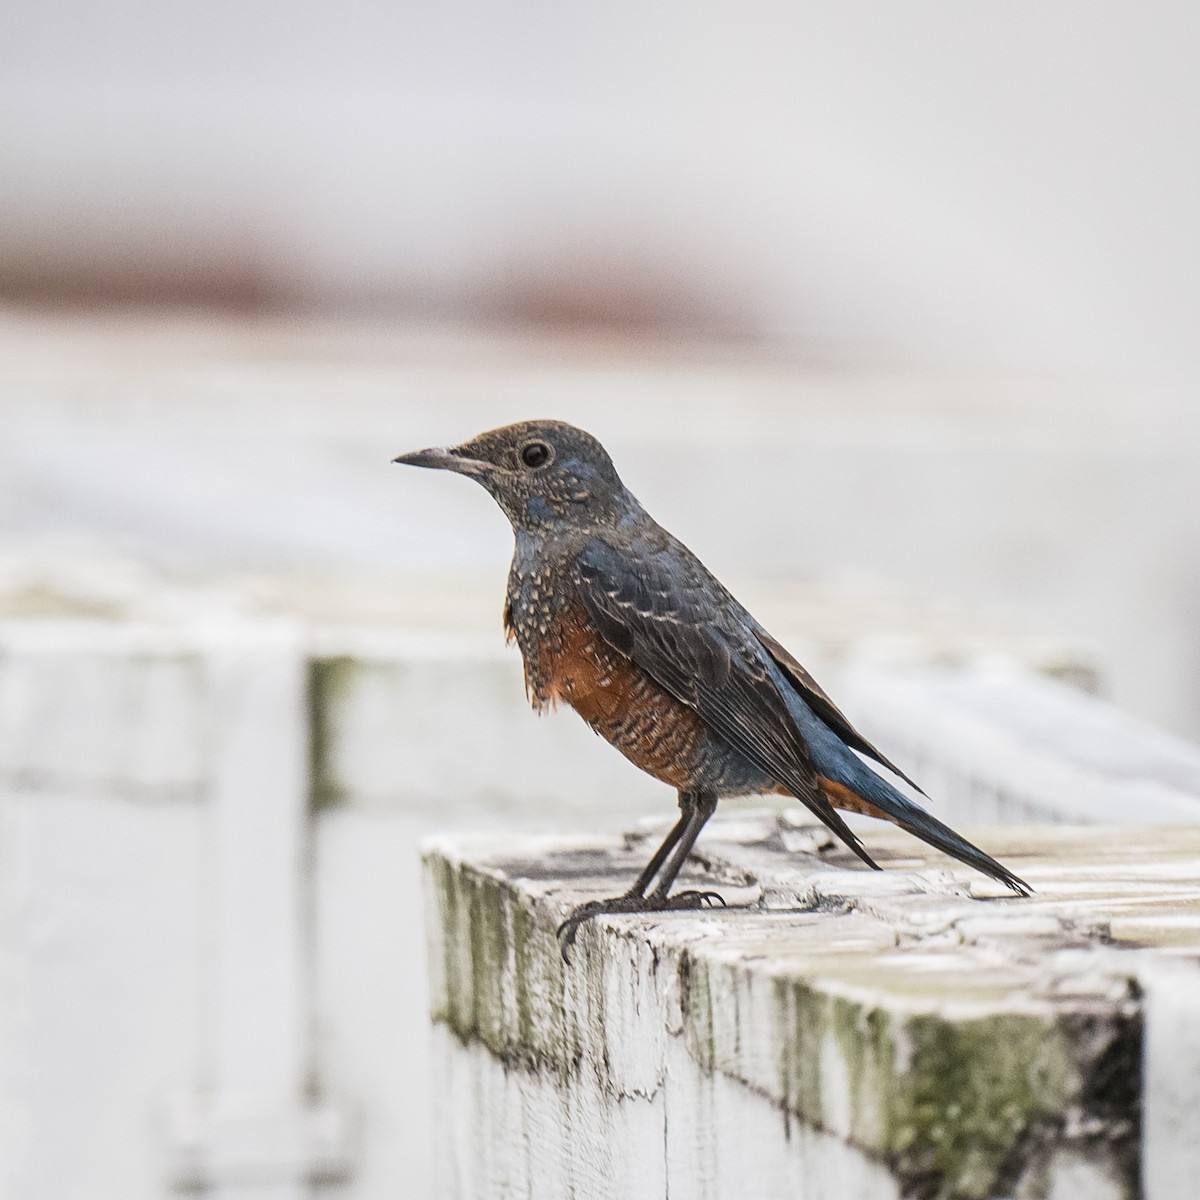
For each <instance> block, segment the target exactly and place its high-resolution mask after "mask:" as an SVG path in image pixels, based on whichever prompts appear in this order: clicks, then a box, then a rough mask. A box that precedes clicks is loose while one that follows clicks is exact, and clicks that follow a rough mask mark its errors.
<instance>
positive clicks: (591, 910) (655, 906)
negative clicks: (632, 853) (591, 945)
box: [554, 890, 726, 964]
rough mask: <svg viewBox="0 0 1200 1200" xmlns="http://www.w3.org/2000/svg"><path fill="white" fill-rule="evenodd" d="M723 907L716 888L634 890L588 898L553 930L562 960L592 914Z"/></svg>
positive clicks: (566, 960) (565, 959)
mask: <svg viewBox="0 0 1200 1200" xmlns="http://www.w3.org/2000/svg"><path fill="white" fill-rule="evenodd" d="M718 903H719V904H720V905H721V907H722V908H725V907H726V904H725V897H724V896H722V895H721V894H720V893H719V892H703V891H695V890H692V891H686V892H678V893H676V894H675V895H674V896H665V895H663V894H662V893H661V892H658V891H655V892H652V893H651V894H650V895H649V896H640V895H638V894H637V893H636V892H626V893H625V894H624V895H622V896H613V897H611V898H610V899H608V900H589V901H588V902H587V904H581V905H580V906H579V907H578V908H575V909H572V910H571V912H570V913H569V914H568V916H567V919H566V920H565V921H563V923H562V924H561V925H559V927H558V929H557V930H556V931H555V935H554V936H555V937H556V938H558V944H559V951H560V952H561V954H562V958H563V962H565V963H568V964H569V963H570V961H571V958H570V955H569V954H568V951H569V950H570V949H571V947H572V946H573V945H574V944H575V935H576V934H577V933H578V932H579V927H580V925H582V924H583V923H584V921H588V920H591V918H592V917H600V916H611V915H613V914H620V913H655V912H682V911H685V910H687V909H697V908H713V907H715V906H716V905H717V904H718Z"/></svg>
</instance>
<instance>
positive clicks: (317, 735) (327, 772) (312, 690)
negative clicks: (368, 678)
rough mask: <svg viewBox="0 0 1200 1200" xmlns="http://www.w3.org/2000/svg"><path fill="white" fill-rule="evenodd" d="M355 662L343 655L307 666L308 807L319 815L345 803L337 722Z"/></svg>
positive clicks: (311, 662)
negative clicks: (336, 763)
mask: <svg viewBox="0 0 1200 1200" xmlns="http://www.w3.org/2000/svg"><path fill="white" fill-rule="evenodd" d="M354 671H355V660H354V659H353V658H352V657H350V656H349V655H346V654H342V655H337V656H335V657H333V658H313V659H310V660H309V663H308V679H307V681H306V689H305V691H306V696H305V699H306V703H307V708H308V803H309V808H310V809H311V810H312V811H314V812H318V811H320V810H321V809H323V808H332V807H333V806H334V805H337V804H341V803H343V802H344V800H345V799H346V796H345V789H344V788H342V786H341V784H340V783H339V782H338V779H337V774H336V772H335V771H334V767H333V744H334V728H335V726H334V722H335V720H336V717H337V707H338V702H339V700H340V699H341V698H342V697H344V696H345V694H346V693H347V691H349V688H350V682H351V679H352V678H353V675H354Z"/></svg>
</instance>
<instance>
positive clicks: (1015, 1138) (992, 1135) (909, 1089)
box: [886, 1014, 1079, 1200]
mask: <svg viewBox="0 0 1200 1200" xmlns="http://www.w3.org/2000/svg"><path fill="white" fill-rule="evenodd" d="M905 1036H906V1038H907V1040H908V1043H909V1045H908V1052H907V1056H906V1057H907V1059H908V1062H907V1064H906V1066H905V1069H903V1070H900V1071H898V1072H897V1075H896V1078H895V1086H894V1090H893V1092H892V1095H891V1099H890V1103H889V1104H888V1105H887V1107H886V1112H887V1115H888V1126H887V1146H888V1150H889V1152H890V1153H892V1154H894V1155H895V1156H896V1159H897V1164H898V1166H899V1167H900V1170H901V1172H902V1174H903V1175H904V1176H905V1177H907V1178H909V1179H911V1180H915V1181H924V1186H923V1187H922V1188H921V1194H923V1195H926V1196H938V1197H943V1196H945V1197H955V1198H958V1197H962V1198H963V1200H984V1198H985V1197H990V1196H996V1195H1001V1194H1003V1192H1004V1191H1005V1190H1007V1189H1005V1188H1004V1187H1003V1184H1004V1182H1005V1175H1006V1173H1007V1172H1008V1171H1010V1170H1011V1169H1012V1167H1013V1165H1014V1163H1015V1159H1016V1157H1017V1154H1018V1151H1019V1149H1020V1147H1021V1145H1022V1144H1023V1143H1025V1144H1028V1143H1029V1141H1030V1139H1036V1138H1037V1137H1038V1136H1044V1135H1045V1134H1047V1133H1048V1132H1049V1131H1050V1130H1051V1128H1052V1127H1053V1126H1054V1125H1055V1124H1056V1123H1057V1122H1059V1121H1061V1119H1062V1116H1063V1113H1064V1110H1065V1108H1066V1107H1067V1104H1068V1102H1069V1100H1070V1099H1071V1098H1072V1097H1073V1096H1075V1095H1077V1094H1078V1088H1079V1081H1078V1078H1077V1076H1076V1075H1075V1072H1074V1070H1073V1068H1072V1065H1071V1062H1070V1058H1069V1055H1068V1054H1067V1051H1066V1046H1065V1044H1064V1040H1063V1037H1062V1033H1061V1031H1060V1030H1059V1029H1058V1027H1057V1026H1056V1025H1055V1024H1054V1023H1053V1022H1052V1021H1050V1020H1047V1019H1043V1018H1040V1017H1036V1016H1022V1015H1016V1014H995V1015H992V1016H986V1017H980V1018H977V1019H972V1020H957V1021H955V1020H948V1019H946V1018H945V1017H943V1016H941V1015H940V1014H920V1015H914V1016H912V1017H910V1018H909V1019H908V1021H907V1022H906V1025H905Z"/></svg>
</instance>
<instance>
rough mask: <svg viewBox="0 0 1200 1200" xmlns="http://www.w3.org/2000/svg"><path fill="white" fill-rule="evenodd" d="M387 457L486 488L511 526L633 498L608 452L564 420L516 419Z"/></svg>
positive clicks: (581, 514)
mask: <svg viewBox="0 0 1200 1200" xmlns="http://www.w3.org/2000/svg"><path fill="white" fill-rule="evenodd" d="M392 461H393V462H398V463H405V464H407V465H408V466H412V467H434V468H438V469H440V470H443V471H454V472H455V473H456V474H459V475H469V476H470V477H471V478H472V479H476V480H478V481H479V482H480V483H481V484H483V486H484V487H485V488H487V490H488V491H489V492H491V494H492V495H493V496H494V497H495V499H496V502H497V503H498V504H499V505H500V507H501V508H502V509H504V511H505V513H506V514H507V515H508V518H509V520H510V521H512V523H513V526H514V528H536V527H539V526H549V525H554V524H558V523H567V524H570V523H575V522H578V521H580V520H581V519H584V518H592V519H595V518H601V517H603V516H606V515H610V514H613V513H614V512H616V511H619V510H620V509H622V508H623V507H624V506H625V504H626V503H628V502H629V501H630V500H631V499H632V498H631V497H630V496H629V494H628V493H627V492H626V491H625V487H624V485H623V484H622V483H621V480H620V477H619V476H618V475H617V472H616V469H615V468H614V467H613V464H612V459H611V458H609V457H608V451H606V450H605V449H604V447H603V446H602V445H600V443H599V442H598V441H596V439H595V438H594V437H592V435H591V434H590V433H585V432H584V431H583V430H582V429H576V428H575V426H574V425H568V424H566V422H564V421H519V422H518V423H517V424H515V425H505V426H503V427H502V428H500V429H491V430H488V432H487V433H481V434H479V435H478V437H474V438H472V439H471V440H470V441H468V442H463V443H462V444H461V445H459V446H446V447H435V448H433V449H429V450H417V451H415V452H413V453H412V454H402V455H400V457H399V458H394V459H393V460H392Z"/></svg>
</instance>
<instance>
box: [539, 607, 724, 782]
mask: <svg viewBox="0 0 1200 1200" xmlns="http://www.w3.org/2000/svg"><path fill="white" fill-rule="evenodd" d="M527 672H528V666H527ZM538 674H539V675H540V676H541V679H540V680H539V681H538V682H539V683H540V686H535V681H533V680H528V682H529V684H530V694H531V695H532V696H533V697H534V703H535V704H539V701H540V702H541V703H542V704H544V703H546V702H555V701H563V702H565V703H567V704H569V705H570V706H571V707H572V708H573V709H574V710H575V711H576V712H577V713H579V715H580V716H581V717H582V718H583V719H584V720H585V721H586V722H587V723H588V724H589V725H590V726H591V727H592V728H593V729H594V730H595V731H596V732H597V733H598V734H599V735H600V736H601V737H602V738H604V739H605V740H606V741H607V742H610V743H611V744H612V745H613V746H615V747H616V748H617V749H618V750H620V751H621V753H622V754H624V755H625V757H626V758H628V759H629V760H630V762H632V763H634V764H635V765H636V766H638V767H640V768H641V769H642V770H643V771H645V772H647V774H649V775H653V776H654V777H655V778H656V779H661V780H662V781H663V782H664V783H669V784H670V785H671V786H672V787H675V788H679V789H686V788H688V787H690V786H692V785H693V782H694V771H695V767H696V764H697V758H698V751H699V750H700V749H701V746H702V744H703V743H704V742H705V741H707V740H708V739H710V738H711V736H712V735H711V732H710V731H709V729H708V726H707V725H705V724H704V722H703V721H702V720H701V719H700V717H699V716H697V715H696V713H695V712H693V711H692V709H690V708H688V707H687V705H685V704H681V703H680V702H679V701H678V700H676V699H675V698H674V696H672V695H671V694H670V693H669V692H666V691H664V690H663V689H662V688H661V687H659V685H658V684H657V683H655V682H654V680H653V679H651V678H650V676H649V675H647V674H646V673H645V672H644V671H642V670H641V669H640V668H638V667H637V666H635V665H634V664H633V662H631V661H630V660H629V659H628V658H626V657H625V655H623V654H621V653H619V652H618V651H616V650H614V649H613V648H612V647H611V646H610V645H609V644H608V643H607V642H606V641H605V640H604V639H603V637H601V635H600V633H599V631H598V630H597V629H596V628H595V627H594V626H593V625H592V623H591V621H590V619H589V618H588V617H587V615H586V613H584V612H583V611H582V609H580V608H578V607H577V606H573V607H572V608H571V609H568V610H567V612H566V613H564V614H562V615H561V616H560V617H559V618H558V620H557V621H556V622H555V628H554V629H553V630H552V631H551V632H550V634H549V635H548V636H547V637H545V638H544V639H542V640H541V642H540V644H539V647H538ZM539 706H540V705H539Z"/></svg>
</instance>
